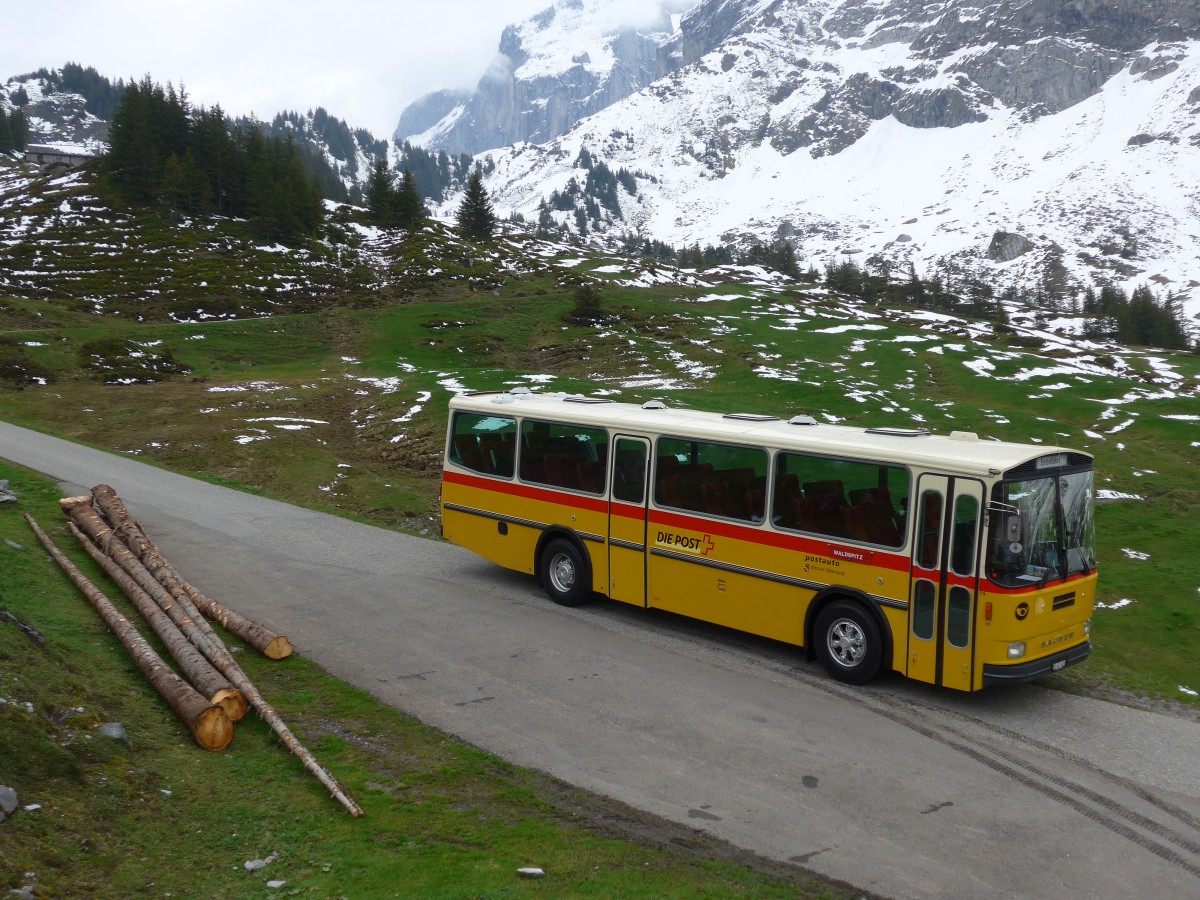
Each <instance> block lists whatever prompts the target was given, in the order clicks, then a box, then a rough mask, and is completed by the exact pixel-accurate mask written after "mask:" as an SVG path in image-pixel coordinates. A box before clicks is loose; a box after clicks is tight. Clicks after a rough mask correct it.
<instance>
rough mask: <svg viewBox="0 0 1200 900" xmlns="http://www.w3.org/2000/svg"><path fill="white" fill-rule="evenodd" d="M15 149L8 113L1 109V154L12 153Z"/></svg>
mask: <svg viewBox="0 0 1200 900" xmlns="http://www.w3.org/2000/svg"><path fill="white" fill-rule="evenodd" d="M13 149H14V145H13V139H12V131H11V129H10V128H9V126H8V113H6V112H5V111H4V108H3V107H0V153H11V152H12V151H13Z"/></svg>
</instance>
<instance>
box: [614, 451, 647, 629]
mask: <svg viewBox="0 0 1200 900" xmlns="http://www.w3.org/2000/svg"><path fill="white" fill-rule="evenodd" d="M614 447H615V449H614V452H613V453H611V454H609V459H610V461H611V465H612V471H611V472H610V473H609V484H611V485H612V491H611V492H610V499H609V501H608V596H609V597H611V598H612V599H613V600H620V601H622V602H624V603H634V604H636V605H638V606H645V605H646V521H647V518H646V497H647V492H648V489H649V486H648V485H647V483H646V476H647V473H648V465H649V461H650V442H649V441H647V440H645V439H644V438H632V437H618V438H617V439H616V440H615V442H614Z"/></svg>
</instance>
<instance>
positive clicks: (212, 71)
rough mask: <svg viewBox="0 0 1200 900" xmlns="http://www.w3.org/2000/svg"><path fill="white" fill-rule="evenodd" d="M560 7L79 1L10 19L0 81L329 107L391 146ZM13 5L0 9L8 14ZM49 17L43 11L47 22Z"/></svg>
mask: <svg viewBox="0 0 1200 900" xmlns="http://www.w3.org/2000/svg"><path fill="white" fill-rule="evenodd" d="M552 2H553V0H432V2H430V0H390V2H389V0H360V2H345V0H343V2H318V0H71V2H69V3H61V4H47V3H41V4H39V3H30V2H25V3H21V4H20V6H21V7H22V11H20V12H18V11H17V9H15V8H10V9H7V10H5V11H4V12H3V33H4V40H3V51H0V80H7V79H8V78H10V77H12V76H14V75H20V74H23V73H25V72H30V71H33V70H35V69H39V68H41V67H43V66H45V67H46V68H58V67H60V66H62V65H63V64H64V63H67V62H77V63H80V64H82V65H84V66H93V67H95V68H96V70H97V71H99V72H100V73H101V74H102V75H107V76H108V77H109V78H112V79H114V80H115V79H117V78H125V79H126V80H128V79H129V78H131V77H133V78H140V77H141V76H143V75H145V74H146V73H149V74H150V75H151V76H152V77H153V79H154V80H155V81H158V82H161V83H163V84H165V83H166V82H168V81H170V82H172V83H174V84H175V85H177V86H178V85H179V84H180V83H182V84H183V85H184V87H185V88H186V89H187V92H188V95H189V96H190V97H191V99H192V102H193V103H194V104H196V105H203V106H212V105H214V104H217V103H220V104H221V107H222V108H223V109H224V110H225V111H226V112H227V113H232V114H237V115H240V114H249V113H251V112H253V113H255V114H257V115H258V116H259V118H262V119H269V118H271V117H273V116H274V115H275V113H277V112H280V111H281V110H285V109H294V110H297V111H299V112H304V111H306V110H308V109H310V108H315V107H317V106H324V107H325V108H326V109H327V110H328V111H329V112H330V113H331V114H333V115H334V116H336V117H338V118H341V119H345V120H346V121H347V122H348V123H349V124H350V125H351V126H352V127H356V128H359V127H361V128H367V129H369V130H370V131H372V132H373V133H374V134H375V136H376V137H381V138H382V137H390V136H391V133H392V130H393V129H394V128H395V127H396V122H397V120H398V119H399V117H400V112H401V110H403V109H404V107H405V106H406V105H407V104H408V103H409V102H410V101H412V100H415V99H416V98H417V97H419V96H421V95H422V94H425V93H427V92H429V91H432V90H438V89H439V88H445V87H474V85H475V83H476V82H477V81H478V80H479V77H480V76H481V75H482V74H483V73H484V70H485V69H486V68H487V66H488V64H489V63H490V62H491V61H492V60H493V58H494V57H495V55H496V52H497V48H498V46H499V43H500V33H501V31H503V30H504V26H505V25H508V24H512V23H515V22H519V21H521V20H523V19H525V18H527V17H529V16H530V15H532V14H534V13H536V12H539V11H540V10H542V9H545V8H546V7H548V6H550V5H551V3H552ZM6 6H8V4H7V3H4V4H0V8H2V7H6ZM39 10H40V11H39Z"/></svg>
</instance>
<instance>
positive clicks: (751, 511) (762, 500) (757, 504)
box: [746, 488, 767, 522]
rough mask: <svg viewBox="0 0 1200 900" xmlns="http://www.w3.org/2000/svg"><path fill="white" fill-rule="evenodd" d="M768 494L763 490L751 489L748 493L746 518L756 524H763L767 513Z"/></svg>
mask: <svg viewBox="0 0 1200 900" xmlns="http://www.w3.org/2000/svg"><path fill="white" fill-rule="evenodd" d="M766 505H767V492H766V491H764V490H763V489H762V488H751V489H750V490H748V491H746V517H747V518H748V519H750V520H751V521H754V522H761V521H762V520H763V516H764V514H765V512H766Z"/></svg>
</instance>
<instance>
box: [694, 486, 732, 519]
mask: <svg viewBox="0 0 1200 900" xmlns="http://www.w3.org/2000/svg"><path fill="white" fill-rule="evenodd" d="M700 501H701V503H703V504H704V511H705V512H706V513H711V514H712V515H714V516H727V517H730V518H732V517H733V511H732V510H731V509H730V508H729V485H727V484H726V483H725V482H723V481H706V482H704V483H703V484H701V485H700Z"/></svg>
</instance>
